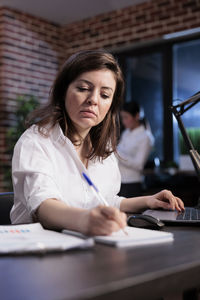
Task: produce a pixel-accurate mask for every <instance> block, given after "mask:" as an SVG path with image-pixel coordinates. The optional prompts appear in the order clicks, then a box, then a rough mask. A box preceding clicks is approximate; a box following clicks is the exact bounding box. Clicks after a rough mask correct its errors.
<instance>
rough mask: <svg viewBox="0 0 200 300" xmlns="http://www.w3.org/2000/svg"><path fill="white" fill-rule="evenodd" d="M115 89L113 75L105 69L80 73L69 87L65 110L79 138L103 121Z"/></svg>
mask: <svg viewBox="0 0 200 300" xmlns="http://www.w3.org/2000/svg"><path fill="white" fill-rule="evenodd" d="M115 88H116V80H115V77H114V73H113V72H112V71H110V70H107V69H103V70H96V71H90V72H85V73H82V74H81V75H80V76H78V77H77V78H76V79H75V80H74V81H73V82H72V83H71V84H70V85H69V87H68V89H67V92H66V96H65V108H66V111H67V113H68V115H69V117H70V119H71V121H72V122H73V124H74V126H75V128H76V130H77V131H78V132H79V134H80V135H81V136H83V137H84V136H86V135H87V133H88V132H89V130H90V129H91V128H92V127H93V126H96V125H97V124H99V123H100V122H101V121H102V120H103V119H104V117H105V116H106V114H107V112H108V110H109V108H110V106H111V104H112V100H113V95H114V92H115Z"/></svg>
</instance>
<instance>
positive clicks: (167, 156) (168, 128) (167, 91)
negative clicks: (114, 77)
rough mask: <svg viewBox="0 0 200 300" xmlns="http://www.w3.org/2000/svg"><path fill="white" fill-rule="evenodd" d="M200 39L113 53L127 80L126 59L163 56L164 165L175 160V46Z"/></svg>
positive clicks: (187, 38)
mask: <svg viewBox="0 0 200 300" xmlns="http://www.w3.org/2000/svg"><path fill="white" fill-rule="evenodd" d="M197 39H200V33H197V34H191V35H187V36H186V35H185V36H181V37H176V38H172V39H166V40H164V39H162V40H158V41H155V42H152V43H149V44H148V43H145V44H141V45H140V44H138V45H137V46H133V47H130V46H129V47H128V49H126V48H123V49H118V51H113V53H114V55H115V56H116V57H117V59H118V61H119V64H120V66H121V68H122V71H123V74H124V77H125V80H126V70H125V65H126V64H125V59H126V57H127V56H140V55H145V54H150V53H154V52H160V53H161V54H162V99H163V143H164V144H163V158H164V163H165V162H169V161H173V160H174V145H173V143H174V138H173V118H172V113H171V112H170V110H169V107H170V105H172V101H173V55H172V48H173V45H174V44H177V43H184V42H187V41H193V40H197Z"/></svg>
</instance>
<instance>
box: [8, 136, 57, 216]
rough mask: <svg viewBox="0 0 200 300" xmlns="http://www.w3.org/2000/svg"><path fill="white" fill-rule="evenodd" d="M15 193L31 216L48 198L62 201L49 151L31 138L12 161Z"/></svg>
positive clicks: (20, 145) (19, 146) (26, 140)
mask: <svg viewBox="0 0 200 300" xmlns="http://www.w3.org/2000/svg"><path fill="white" fill-rule="evenodd" d="M12 176H13V185H14V192H15V194H16V195H17V197H18V201H22V202H23V205H24V206H25V207H26V208H27V210H28V212H29V214H30V215H33V213H34V212H35V210H36V209H37V208H38V206H39V205H40V204H41V203H42V202H43V201H44V200H46V199H48V198H55V199H57V200H62V199H61V198H62V197H61V194H60V192H59V189H58V187H57V185H56V182H55V181H54V177H53V169H52V165H51V160H50V157H49V155H48V149H47V148H46V147H45V145H44V144H40V143H38V142H37V141H35V140H32V139H30V138H25V139H22V140H21V141H20V140H19V142H18V143H17V145H16V147H15V149H14V155H13V160H12Z"/></svg>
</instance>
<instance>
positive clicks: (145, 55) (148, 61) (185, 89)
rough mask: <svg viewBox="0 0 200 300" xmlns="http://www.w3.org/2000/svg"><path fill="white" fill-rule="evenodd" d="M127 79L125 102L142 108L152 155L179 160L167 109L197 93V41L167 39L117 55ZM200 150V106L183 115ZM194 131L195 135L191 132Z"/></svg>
mask: <svg viewBox="0 0 200 300" xmlns="http://www.w3.org/2000/svg"><path fill="white" fill-rule="evenodd" d="M118 58H119V62H120V64H121V66H122V70H123V73H124V75H125V80H126V94H125V101H131V100H132V99H134V100H135V101H138V102H139V104H140V105H141V106H142V108H143V109H144V113H145V116H146V118H147V120H148V121H149V123H150V126H151V129H152V133H153V135H154V137H155V151H154V153H153V155H154V156H157V157H158V158H159V159H160V160H161V161H164V162H168V161H172V160H174V161H176V162H177V163H179V161H180V151H181V147H180V136H181V134H180V131H179V128H178V125H177V121H176V120H175V118H173V117H172V113H171V111H170V109H169V106H170V105H171V104H172V103H173V104H175V103H177V101H179V102H180V101H181V102H182V101H183V100H186V99H187V98H188V97H191V96H192V95H193V94H195V93H197V92H198V91H200V39H193V40H189V39H187V38H186V37H184V40H183V38H182V40H180V39H179V40H166V41H164V42H162V43H161V44H160V45H159V44H157V45H153V46H152V45H151V46H146V47H143V48H137V49H132V50H130V49H129V50H127V51H124V52H123V53H120V54H118ZM182 120H183V123H184V125H185V127H186V128H187V130H188V131H189V132H192V133H191V134H192V135H196V136H197V138H196V141H195V145H196V144H198V145H199V148H197V150H198V151H199V150H200V136H199V135H200V103H198V104H196V105H195V106H194V107H192V108H191V109H190V110H188V111H186V112H185V113H184V115H183V116H182ZM194 131H195V134H194V133H193V132H194Z"/></svg>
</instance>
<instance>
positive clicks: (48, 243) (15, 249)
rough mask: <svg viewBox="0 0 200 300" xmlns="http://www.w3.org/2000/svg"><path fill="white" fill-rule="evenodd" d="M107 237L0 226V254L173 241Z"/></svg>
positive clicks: (149, 235) (146, 234)
mask: <svg viewBox="0 0 200 300" xmlns="http://www.w3.org/2000/svg"><path fill="white" fill-rule="evenodd" d="M125 230H126V232H127V233H128V235H126V234H125V233H124V232H123V231H122V230H120V231H118V232H115V233H113V234H111V235H110V236H95V237H94V238H92V237H88V236H84V235H82V234H81V233H78V232H75V231H68V230H63V231H62V233H60V232H56V231H52V230H46V229H44V228H43V227H42V225H41V224H40V223H34V224H24V225H8V226H7V225H2V226H0V254H21V253H45V252H50V251H66V250H68V249H74V248H81V249H83V248H88V247H92V246H93V245H94V242H97V243H103V244H107V245H111V246H116V247H130V246H132V247H134V246H142V245H150V244H156V243H166V242H171V241H173V234H171V233H169V232H163V231H155V230H150V229H141V228H134V227H128V226H127V227H126V228H125Z"/></svg>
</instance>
